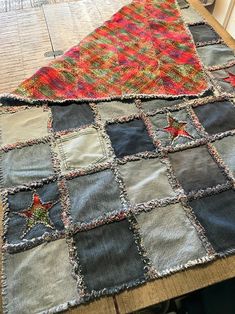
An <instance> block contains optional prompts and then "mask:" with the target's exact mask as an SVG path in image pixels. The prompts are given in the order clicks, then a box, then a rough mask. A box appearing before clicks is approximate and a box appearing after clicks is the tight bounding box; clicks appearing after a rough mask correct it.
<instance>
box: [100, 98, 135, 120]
mask: <svg viewBox="0 0 235 314" xmlns="http://www.w3.org/2000/svg"><path fill="white" fill-rule="evenodd" d="M97 109H98V111H99V114H100V116H101V120H102V121H106V120H111V119H115V118H119V117H122V116H130V115H133V114H138V109H137V108H136V106H135V104H134V102H133V103H127V102H126V103H125V102H122V101H111V102H109V103H107V102H105V103H102V102H101V103H99V104H98V105H97Z"/></svg>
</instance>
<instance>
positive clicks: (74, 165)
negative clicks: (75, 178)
mask: <svg viewBox="0 0 235 314" xmlns="http://www.w3.org/2000/svg"><path fill="white" fill-rule="evenodd" d="M57 150H58V154H59V156H60V160H61V170H62V172H63V173H67V172H69V171H72V170H76V169H82V168H88V167H91V166H94V165H95V164H98V163H101V162H105V161H107V160H108V148H107V147H106V143H105V140H104V138H103V136H102V134H101V133H100V131H99V130H97V129H96V128H93V127H88V128H85V129H82V130H80V131H78V132H72V133H68V134H66V135H62V136H61V137H60V138H59V139H57Z"/></svg>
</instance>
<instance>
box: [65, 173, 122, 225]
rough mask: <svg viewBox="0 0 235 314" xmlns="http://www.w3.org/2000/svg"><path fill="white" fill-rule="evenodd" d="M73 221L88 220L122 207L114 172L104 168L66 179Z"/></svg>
mask: <svg viewBox="0 0 235 314" xmlns="http://www.w3.org/2000/svg"><path fill="white" fill-rule="evenodd" d="M67 185H68V189H69V195H70V202H71V209H70V211H71V216H72V219H73V222H75V223H76V222H88V221H91V220H92V219H95V218H97V217H99V216H102V215H105V214H107V213H108V212H110V211H114V210H119V209H121V208H122V204H121V201H120V191H119V187H118V184H117V182H116V181H115V177H114V174H113V172H112V171H111V170H105V171H101V172H97V173H93V174H89V175H86V176H82V177H77V178H75V179H72V180H69V181H67Z"/></svg>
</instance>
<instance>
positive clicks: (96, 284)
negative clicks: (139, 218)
mask: <svg viewBox="0 0 235 314" xmlns="http://www.w3.org/2000/svg"><path fill="white" fill-rule="evenodd" d="M74 240H75V243H76V248H77V253H78V258H79V262H80V265H81V270H82V275H83V276H84V281H85V285H86V286H87V289H88V290H89V291H91V290H102V289H104V288H108V289H112V288H118V287H120V286H121V285H124V284H126V285H131V284H132V283H133V282H134V281H135V280H141V279H144V264H143V261H142V260H141V256H140V255H139V253H138V249H137V246H136V243H135V240H134V237H133V233H132V232H131V230H130V229H129V223H128V221H127V220H123V221H121V222H113V223H111V224H108V225H103V226H101V227H97V228H94V229H92V230H89V231H84V232H79V233H77V234H76V235H75V236H74Z"/></svg>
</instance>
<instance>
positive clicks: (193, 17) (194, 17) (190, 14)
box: [181, 6, 203, 23]
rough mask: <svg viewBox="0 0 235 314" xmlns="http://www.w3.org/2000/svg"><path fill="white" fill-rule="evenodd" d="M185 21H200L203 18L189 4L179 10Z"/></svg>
mask: <svg viewBox="0 0 235 314" xmlns="http://www.w3.org/2000/svg"><path fill="white" fill-rule="evenodd" d="M181 12H182V16H183V18H184V20H185V22H186V23H201V22H203V18H202V17H201V16H200V15H199V14H198V13H197V12H196V11H195V10H194V9H193V8H192V7H191V6H190V7H188V8H185V9H183V10H181Z"/></svg>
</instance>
